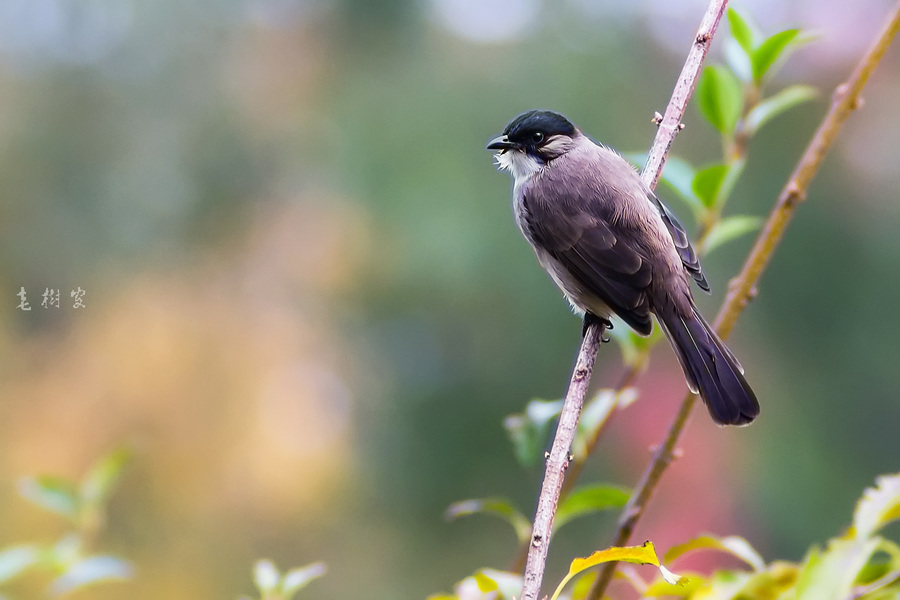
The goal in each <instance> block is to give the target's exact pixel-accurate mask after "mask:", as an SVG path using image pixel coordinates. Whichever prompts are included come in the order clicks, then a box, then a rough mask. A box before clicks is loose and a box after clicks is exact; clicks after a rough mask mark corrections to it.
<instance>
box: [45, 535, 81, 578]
mask: <svg viewBox="0 0 900 600" xmlns="http://www.w3.org/2000/svg"><path fill="white" fill-rule="evenodd" d="M83 551H84V540H83V539H82V537H81V536H80V535H78V534H77V533H74V532H73V533H68V534H66V535H64V536H63V537H61V538H60V539H59V540H58V541H57V542H56V543H55V544H53V546H52V547H51V548H50V549H49V551H47V552H46V553H45V560H46V561H48V562H49V563H50V564H51V565H53V567H54V568H55V569H58V570H59V571H65V570H67V569H68V568H70V567H71V566H72V565H74V564H75V563H77V562H78V561H80V560H82V558H83Z"/></svg>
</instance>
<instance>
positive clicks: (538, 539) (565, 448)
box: [522, 324, 605, 600]
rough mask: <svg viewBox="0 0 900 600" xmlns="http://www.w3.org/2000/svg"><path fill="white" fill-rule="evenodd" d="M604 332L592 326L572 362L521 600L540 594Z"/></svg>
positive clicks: (548, 462)
mask: <svg viewBox="0 0 900 600" xmlns="http://www.w3.org/2000/svg"><path fill="white" fill-rule="evenodd" d="M604 331H605V329H604V327H603V325H593V324H592V325H591V326H590V327H588V329H587V331H586V332H585V335H584V339H583V340H582V341H581V349H580V350H579V352H578V359H577V361H576V362H575V368H574V369H573V371H572V379H571V380H570V381H569V389H568V391H567V392H566V399H565V400H564V401H563V408H562V412H561V413H560V416H559V425H558V426H557V429H556V436H555V437H554V438H553V446H552V447H551V448H550V455H549V456H548V457H547V468H546V471H545V473H544V483H543V485H542V486H541V495H540V497H539V498H538V506H537V510H536V511H535V515H534V527H533V528H532V532H531V543H530V545H529V546H528V558H527V560H526V562H525V575H524V584H523V587H522V599H523V600H536V599H537V597H538V594H539V593H540V591H541V581H542V580H543V577H544V566H545V564H546V563H547V552H548V550H549V549H550V534H551V532H552V531H553V518H554V517H555V516H556V505H557V503H558V502H559V492H560V490H561V489H562V485H563V479H565V476H566V468H567V467H568V466H569V460H570V455H569V449H570V448H571V447H572V441H573V440H574V439H575V430H576V429H578V418H579V417H580V416H581V407H582V405H583V404H584V394H585V392H586V391H587V388H588V384H589V383H590V382H591V373H592V372H593V370H594V359H596V358H597V351H598V350H599V349H600V344H601V343H602V340H603V332H604Z"/></svg>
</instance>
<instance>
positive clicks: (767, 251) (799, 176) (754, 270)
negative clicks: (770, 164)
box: [587, 2, 900, 600]
mask: <svg viewBox="0 0 900 600" xmlns="http://www.w3.org/2000/svg"><path fill="white" fill-rule="evenodd" d="M898 30H900V2H898V3H897V5H896V6H895V7H894V10H893V13H892V14H891V16H890V20H889V21H888V23H887V25H885V27H884V28H883V29H882V31H881V33H880V34H879V36H878V38H877V39H876V40H875V42H874V43H873V44H872V46H871V47H870V48H869V50H868V51H867V52H866V54H865V55H864V56H863V58H862V59H861V60H860V62H859V64H858V65H857V66H856V68H855V69H854V71H853V73H852V75H851V76H850V79H849V80H847V82H846V83H843V84H841V85H839V86H838V87H837V89H836V90H835V92H834V97H833V99H832V103H831V108H830V109H829V111H828V113H827V114H826V115H825V118H824V119H823V120H822V123H821V124H820V125H819V128H818V130H816V133H815V135H814V136H813V139H812V141H810V143H809V146H807V148H806V151H805V152H804V153H803V156H802V157H801V159H800V161H799V162H798V163H797V166H796V167H795V169H794V172H793V173H792V174H791V177H790V179H788V182H787V184H786V185H785V187H784V189H783V190H782V191H781V194H780V195H779V196H778V199H777V201H776V202H775V206H774V208H773V209H772V213H771V214H770V215H769V219H768V221H767V222H766V225H765V227H764V228H763V230H762V232H760V234H759V236H758V237H757V240H756V243H755V244H754V246H753V249H752V250H751V251H750V254H749V255H748V256H747V260H746V262H745V263H744V266H743V268H742V269H741V272H740V273H739V274H738V276H737V277H735V278H734V279H733V280H732V282H731V285H730V286H729V292H728V296H727V298H726V299H725V303H724V304H723V305H722V308H721V309H720V310H719V313H718V315H716V320H715V327H716V329H717V331H718V332H719V335H720V336H721V337H722V339H726V338H727V337H728V335H729V334H730V333H731V330H732V329H733V328H734V324H735V322H736V321H737V319H738V317H739V316H740V314H741V313H742V312H743V310H744V308H745V307H746V306H747V303H748V302H749V301H750V300H751V299H753V298H754V297H755V295H756V283H757V282H758V281H759V279H760V277H761V276H762V274H763V273H764V272H765V269H766V267H767V266H768V264H769V261H770V259H771V257H772V254H773V253H774V252H775V249H776V248H777V247H778V244H779V242H780V241H781V239H782V238H783V237H784V231H785V229H786V228H787V226H788V224H789V223H790V221H791V218H792V217H793V216H794V212H795V209H796V208H797V205H798V204H799V203H800V202H802V201H803V200H805V198H806V190H807V188H808V187H809V184H810V182H811V181H812V179H813V176H815V174H816V172H817V171H818V170H819V167H820V166H821V164H822V160H823V159H824V158H825V154H826V153H827V152H828V150H829V149H830V148H831V145H832V143H833V142H834V140H835V138H836V137H837V134H838V132H839V131H840V129H841V126H842V125H843V124H844V122H845V121H846V120H847V118H848V117H849V116H850V113H851V112H853V110H854V109H856V108H858V107H859V106H860V93H861V92H862V89H863V87H865V85H866V82H867V81H868V80H869V76H870V75H871V74H872V71H874V70H875V67H876V65H877V64H878V62H879V61H880V60H881V57H882V56H884V53H885V51H887V48H888V46H890V44H891V41H892V40H893V38H894V37H895V36H896V34H897V31H898ZM696 398H697V397H696V396H695V395H693V394H688V395H686V396H685V398H684V401H683V402H682V404H681V408H680V409H679V410H678V413H677V414H676V416H675V419H674V420H673V421H672V424H671V425H670V427H669V431H668V433H667V434H666V440H665V442H664V443H663V444H662V445H661V446H660V447H659V448H658V449H657V450H656V452H655V453H654V455H653V461H652V462H651V463H650V466H649V467H648V468H647V470H646V471H645V472H644V474H643V476H642V477H641V480H640V482H639V484H638V486H637V487H636V488H635V491H634V493H633V494H632V497H631V500H630V501H629V503H628V505H627V506H626V507H625V510H624V511H623V513H622V518H621V519H620V521H619V529H618V531H617V533H616V538H615V541H614V542H613V545H615V546H623V545H625V544H627V543H628V540H629V538H630V537H631V534H632V533H633V531H634V527H635V525H636V524H637V521H638V519H640V517H641V515H642V514H643V512H644V508H645V507H646V505H647V501H648V500H649V499H650V496H651V495H652V494H653V491H654V490H655V488H656V485H657V483H659V480H660V478H661V477H662V474H663V472H664V471H665V470H666V468H667V467H668V466H669V464H670V463H671V461H672V458H673V456H674V451H675V444H676V443H677V442H678V438H679V436H680V435H681V432H682V431H683V429H684V426H685V424H686V423H687V418H688V416H689V415H690V412H691V409H692V408H693V407H694V403H695V402H696ZM615 567H616V563H607V564H606V565H604V567H603V570H602V571H601V573H600V577H598V578H597V581H596V582H595V583H594V586H593V587H592V588H591V591H590V593H589V594H588V596H587V597H588V598H589V599H591V600H596V599H598V598H601V597H602V595H603V592H604V591H605V590H606V587H607V585H609V582H610V580H611V579H612V576H613V573H614V572H615Z"/></svg>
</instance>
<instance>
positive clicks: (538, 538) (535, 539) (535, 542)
mask: <svg viewBox="0 0 900 600" xmlns="http://www.w3.org/2000/svg"><path fill="white" fill-rule="evenodd" d="M543 541H544V538H542V537H541V535H540V534H535V535H534V536H532V538H531V545H532V546H534V547H535V548H540V546H541V543H543Z"/></svg>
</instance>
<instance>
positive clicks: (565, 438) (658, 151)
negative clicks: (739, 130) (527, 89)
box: [522, 0, 728, 600]
mask: <svg viewBox="0 0 900 600" xmlns="http://www.w3.org/2000/svg"><path fill="white" fill-rule="evenodd" d="M727 4H728V0H711V2H710V4H709V7H708V8H707V10H706V14H704V16H703V20H702V21H701V22H700V27H699V29H698V30H697V35H696V36H695V38H694V40H693V42H692V44H691V50H690V52H689V53H688V57H687V60H686V61H685V64H684V68H683V69H682V71H681V75H680V76H679V77H678V83H677V84H676V86H675V90H674V92H673V93H672V99H671V100H670V101H669V105H668V107H667V108H666V114H665V115H664V116H663V118H662V121H661V122H660V123H659V130H658V131H657V133H656V139H655V140H654V141H653V146H652V147H651V149H650V154H649V157H648V159H647V166H646V167H645V168H644V171H643V173H642V174H641V177H642V178H643V180H644V182H645V183H647V185H649V186H650V187H651V188H655V187H656V184H657V182H658V181H659V176H660V174H661V173H662V169H663V165H664V164H665V160H666V155H667V154H668V152H669V148H671V146H672V142H674V140H675V136H676V135H677V134H678V132H679V131H680V130H681V127H682V125H681V118H682V116H683V115H684V111H685V110H686V108H687V105H688V102H689V101H690V99H691V96H692V95H693V93H694V88H695V87H696V85H697V79H698V78H699V76H700V70H701V68H702V66H703V59H704V58H705V57H706V53H707V52H708V51H709V46H710V43H712V39H713V36H715V33H716V29H717V28H718V26H719V22H720V21H721V20H722V15H723V14H724V13H725V7H726V6H727ZM602 338H603V326H602V325H599V324H596V323H594V324H591V325H590V326H589V327H588V328H587V331H586V332H585V336H584V340H583V341H582V344H581V349H580V351H579V353H578V359H577V360H576V362H575V369H574V371H573V373H572V379H571V382H570V384H569V389H568V391H567V393H566V399H565V401H564V402H563V408H562V412H561V414H560V417H559V425H558V427H557V430H556V435H555V436H554V439H553V445H552V446H551V450H550V455H549V457H548V458H547V465H546V469H545V472H544V481H543V484H542V486H541V494H540V496H539V498H538V506H537V510H536V512H535V518H534V526H533V528H532V534H531V543H530V544H529V546H528V556H527V558H526V561H525V573H524V585H523V588H522V600H537V598H538V594H539V593H540V590H541V582H542V580H543V578H544V567H545V565H546V562H547V552H548V550H549V545H550V533H551V532H552V530H553V518H554V516H555V514H556V507H557V504H558V503H559V496H560V491H561V489H562V486H563V481H564V479H565V473H566V468H567V466H568V463H569V458H568V457H569V450H570V448H571V447H572V441H573V440H574V438H575V430H576V428H577V427H578V419H579V417H580V416H581V407H582V406H583V404H584V395H585V392H586V391H587V386H588V383H589V382H590V378H591V373H592V371H593V367H594V360H595V359H596V357H597V350H598V349H599V347H600V342H601V340H602Z"/></svg>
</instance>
